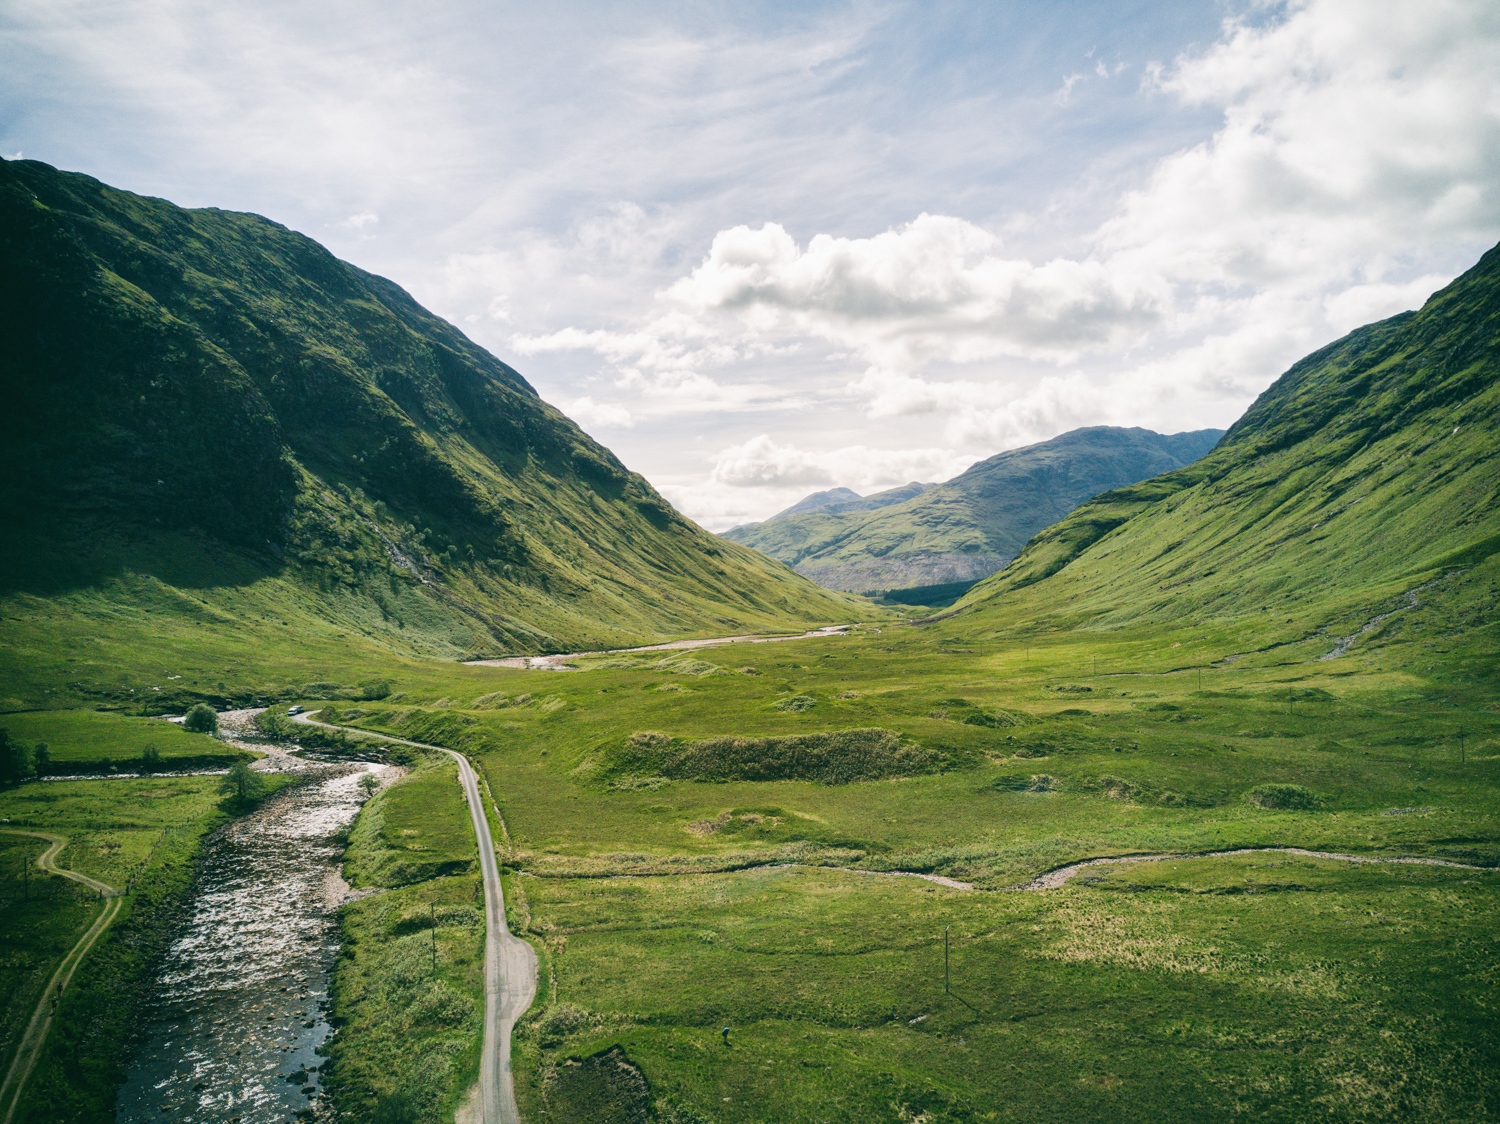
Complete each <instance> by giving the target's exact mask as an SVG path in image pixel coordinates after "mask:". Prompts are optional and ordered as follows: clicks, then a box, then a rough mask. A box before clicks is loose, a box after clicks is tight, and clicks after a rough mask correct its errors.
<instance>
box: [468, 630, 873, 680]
mask: <svg viewBox="0 0 1500 1124" xmlns="http://www.w3.org/2000/svg"><path fill="white" fill-rule="evenodd" d="M851 627H853V626H852V625H847V624H830V625H824V626H823V627H822V628H815V629H812V630H811V631H810V632H796V633H791V634H788V635H785V636H713V637H710V638H708V639H706V640H669V641H668V642H667V643H665V644H646V645H644V646H642V647H640V648H605V649H601V650H600V651H597V652H569V653H568V654H567V655H561V656H506V657H505V658H504V659H498V660H465V661H464V663H465V665H466V666H468V667H513V668H518V669H520V670H523V671H524V670H528V669H529V670H531V671H560V670H564V669H565V668H566V666H567V661H568V660H576V659H578V658H579V657H581V656H628V655H631V654H632V653H635V652H683V651H692V650H693V649H695V648H714V647H718V646H719V645H720V644H778V643H780V642H781V641H783V640H817V639H819V638H820V637H829V636H843V635H844V634H845V633H847V632H848V631H849V629H850V628H851Z"/></svg>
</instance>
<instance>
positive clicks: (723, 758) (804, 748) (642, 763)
mask: <svg viewBox="0 0 1500 1124" xmlns="http://www.w3.org/2000/svg"><path fill="white" fill-rule="evenodd" d="M611 756H612V758H613V761H612V764H613V766H614V769H613V771H614V772H617V773H622V774H635V775H642V774H654V775H657V776H662V777H669V778H671V779H673V780H695V781H792V780H797V781H817V782H819V783H820V784H849V783H851V782H853V781H873V780H881V779H883V778H886V777H909V776H916V775H918V774H922V773H941V772H944V771H946V770H948V769H952V768H955V767H958V766H960V765H963V764H967V763H968V760H967V757H966V756H965V755H964V754H962V753H959V752H955V751H953V750H949V749H943V748H935V747H934V748H929V747H924V746H919V745H915V744H913V743H911V742H907V741H903V739H902V737H901V735H899V734H897V733H895V732H894V731H891V730H885V729H881V728H880V727H878V726H872V727H867V728H862V729H853V730H833V731H829V732H827V733H820V734H793V735H791V736H788V737H771V738H738V737H722V738H709V739H707V740H706V741H697V742H683V741H680V740H678V739H676V738H671V737H668V736H667V735H666V734H658V733H643V734H632V735H631V736H630V737H629V738H628V739H627V740H626V743H625V745H624V747H623V748H622V749H620V750H618V751H617V752H616V753H614V754H612V755H611Z"/></svg>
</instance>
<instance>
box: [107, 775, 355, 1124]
mask: <svg viewBox="0 0 1500 1124" xmlns="http://www.w3.org/2000/svg"><path fill="white" fill-rule="evenodd" d="M381 768H382V766H379V765H374V764H358V765H356V766H355V767H354V768H353V769H352V770H351V769H345V770H340V771H339V772H338V773H337V774H335V775H331V776H328V777H325V778H322V779H318V780H314V781H312V782H311V783H308V784H304V785H299V786H294V787H292V788H290V789H288V790H286V791H283V792H282V793H280V794H278V795H276V796H274V797H272V798H271V799H270V800H268V801H267V802H266V804H265V806H264V807H262V808H261V809H260V810H259V811H257V812H255V813H253V814H251V815H249V816H246V817H244V818H243V819H240V820H236V821H235V822H234V823H232V824H229V825H228V826H227V827H225V828H224V829H222V830H221V831H219V832H218V833H216V834H215V835H214V836H213V837H212V838H211V839H210V840H209V841H208V843H207V844H206V850H205V853H204V861H203V866H202V868H201V871H200V876H199V882H198V885H197V889H196V890H195V892H194V896H193V899H192V902H191V904H190V907H189V913H188V916H187V918H186V919H185V922H184V925H183V929H182V931H181V932H180V933H179V934H178V935H177V937H176V939H175V940H174V941H173V942H172V945H171V947H170V949H169V951H168V953H167V956H166V958H165V960H164V962H163V964H162V966H161V969H160V971H159V973H158V977H157V981H156V984H157V986H156V991H155V995H154V998H153V1000H152V1003H151V1006H150V1009H149V1012H148V1025H147V1027H146V1032H145V1036H144V1038H143V1040H142V1042H143V1045H142V1046H141V1048H140V1049H139V1051H138V1053H137V1055H136V1057H135V1058H134V1059H133V1061H132V1064H131V1066H130V1071H129V1075H128V1076H127V1078H126V1080H125V1085H124V1087H123V1088H122V1089H121V1090H120V1099H119V1107H118V1110H117V1113H116V1120H117V1121H120V1122H122V1124H137V1122H140V1124H144V1122H145V1121H152V1122H154V1124H163V1122H184V1124H185V1122H189V1121H191V1122H198V1121H203V1122H205V1124H207V1122H209V1121H212V1122H214V1124H271V1122H273V1121H275V1122H278V1124H280V1122H283V1121H287V1120H289V1119H290V1120H296V1119H302V1120H311V1119H314V1118H315V1117H320V1116H322V1115H323V1114H322V1113H321V1112H319V1111H318V1110H319V1102H320V1100H321V1097H322V1087H321V1086H322V1083H321V1079H320V1067H321V1065H322V1062H323V1058H322V1057H320V1056H319V1055H318V1053H317V1049H318V1047H319V1046H320V1045H322V1044H323V1042H324V1041H326V1040H327V1038H328V1037H329V1035H331V1034H332V1033H333V1030H332V1027H331V1026H330V1025H329V1022H328V994H329V983H330V973H331V971H332V969H333V962H334V958H335V956H336V954H337V952H338V923H337V916H336V914H337V910H338V906H339V904H340V903H341V902H342V901H343V900H344V898H345V896H346V895H347V894H348V887H347V886H346V885H345V884H344V881H343V879H342V878H341V877H340V876H339V861H340V856H341V853H342V847H341V845H340V843H339V841H338V838H337V833H338V832H339V831H340V829H342V828H345V827H347V826H348V825H349V824H350V823H352V822H353V820H354V817H355V815H356V814H357V813H358V812H359V806H360V803H361V802H362V799H363V794H362V792H361V791H360V788H359V780H360V778H361V777H362V776H363V775H364V774H365V773H367V772H377V771H379V770H380V769H381Z"/></svg>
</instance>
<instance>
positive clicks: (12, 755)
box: [0, 730, 36, 784]
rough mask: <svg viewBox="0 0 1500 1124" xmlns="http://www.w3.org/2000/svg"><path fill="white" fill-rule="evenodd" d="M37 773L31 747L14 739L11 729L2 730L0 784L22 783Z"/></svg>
mask: <svg viewBox="0 0 1500 1124" xmlns="http://www.w3.org/2000/svg"><path fill="white" fill-rule="evenodd" d="M35 775H36V765H35V764H33V761H32V756H31V747H30V746H29V745H27V744H26V743H25V742H18V741H12V740H11V737H10V731H8V730H0V784H20V783H21V782H22V781H27V780H30V779H31V778H32V777H34V776H35Z"/></svg>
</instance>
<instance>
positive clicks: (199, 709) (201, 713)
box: [182, 703, 219, 734]
mask: <svg viewBox="0 0 1500 1124" xmlns="http://www.w3.org/2000/svg"><path fill="white" fill-rule="evenodd" d="M182 728H183V729H184V730H191V731H192V732H193V733H195V734H217V733H218V732H219V715H218V713H217V712H216V711H215V710H214V708H213V707H211V706H209V705H208V704H207V703H194V704H193V705H192V706H190V707H188V712H187V715H186V716H185V717H184V718H183V720H182Z"/></svg>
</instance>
